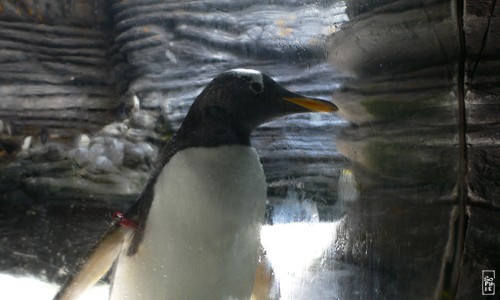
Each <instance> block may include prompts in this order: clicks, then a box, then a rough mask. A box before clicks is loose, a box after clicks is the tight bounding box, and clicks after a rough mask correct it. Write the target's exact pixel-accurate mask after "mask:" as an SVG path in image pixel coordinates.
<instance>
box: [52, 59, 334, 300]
mask: <svg viewBox="0 0 500 300" xmlns="http://www.w3.org/2000/svg"><path fill="white" fill-rule="evenodd" d="M336 110H337V107H336V106H335V105H334V104H332V103H330V102H328V101H324V100H319V99H313V98H308V97H304V96H301V95H299V94H296V93H293V92H290V91H288V90H286V89H285V88H283V87H281V86H280V85H278V84H277V83H276V82H275V81H274V80H273V79H271V78H270V77H269V76H267V75H264V74H262V73H260V72H258V71H255V70H249V69H233V70H229V71H226V72H224V73H222V74H220V75H219V76H217V77H216V78H215V79H213V80H212V81H211V82H210V83H209V84H208V86H207V87H206V88H205V89H204V90H203V91H202V92H201V94H200V95H199V96H198V97H197V98H196V99H195V101H194V102H193V104H192V106H191V108H190V109H189V111H188V113H187V115H186V117H185V119H184V121H183V122H182V125H181V127H180V129H179V130H178V131H177V133H176V134H175V135H174V136H173V137H172V139H171V140H170V142H168V144H167V145H166V146H165V147H164V148H163V149H162V151H161V153H160V157H159V161H158V163H157V164H158V165H157V168H156V170H155V172H154V173H153V176H152V177H151V179H150V180H149V182H148V183H147V185H146V188H145V190H144V192H143V193H142V195H141V196H140V197H139V199H138V201H137V202H136V203H135V204H134V205H133V206H132V207H131V208H130V210H129V211H127V212H126V213H125V214H124V215H120V214H117V215H116V216H115V217H116V218H115V219H116V220H115V222H114V224H113V225H112V226H111V228H110V229H109V230H108V232H107V233H106V234H105V235H104V237H103V238H102V239H101V240H100V241H99V243H98V244H97V245H96V246H95V247H94V248H93V250H92V251H91V252H90V254H89V256H88V257H87V259H86V260H85V262H84V264H83V265H82V266H81V267H80V268H79V270H78V271H77V272H75V275H73V276H72V277H71V278H70V280H69V281H68V282H67V284H66V285H65V286H64V287H63V288H62V289H61V290H60V291H59V293H58V294H57V295H56V298H55V299H76V298H77V297H78V295H80V293H81V292H82V291H83V290H85V289H87V288H88V287H90V286H91V285H93V284H94V283H95V282H96V281H97V280H99V279H100V277H101V276H103V275H104V274H105V273H106V272H107V271H108V270H109V269H110V268H111V267H112V266H113V265H115V268H114V274H113V278H112V288H111V299H113V300H123V299H146V300H162V299H165V300H179V299H187V300H197V299H200V300H201V299H208V300H220V299H228V300H229V299H244V300H247V299H249V298H250V297H251V294H252V288H253V282H254V278H255V272H256V268H257V261H258V252H259V249H258V247H259V245H260V244H259V232H260V224H261V221H262V219H263V217H264V212H265V204H266V181H265V176H264V172H263V169H262V166H261V163H260V160H259V157H258V156H257V153H256V151H255V149H254V148H252V146H251V145H250V134H251V132H252V130H254V129H255V128H256V127H257V126H259V125H260V124H262V123H265V122H268V121H271V120H273V119H275V118H278V117H281V116H284V115H288V114H294V113H302V112H333V111H336Z"/></svg>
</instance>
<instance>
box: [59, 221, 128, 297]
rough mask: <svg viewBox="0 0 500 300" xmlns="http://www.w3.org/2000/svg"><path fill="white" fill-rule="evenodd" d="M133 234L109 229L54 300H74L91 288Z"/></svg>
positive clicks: (126, 229)
mask: <svg viewBox="0 0 500 300" xmlns="http://www.w3.org/2000/svg"><path fill="white" fill-rule="evenodd" d="M133 232H134V231H133V230H131V229H130V228H126V227H123V226H114V227H113V228H111V229H110V230H109V231H108V232H107V233H106V234H105V235H104V236H103V237H102V238H101V240H100V241H99V243H97V245H96V246H95V247H94V248H93V249H92V250H91V251H90V253H89V255H88V256H87V258H86V259H85V262H84V263H83V264H82V265H81V267H80V268H79V270H77V271H76V273H75V274H74V275H72V276H71V277H70V279H69V280H68V281H67V282H66V283H65V284H64V286H63V287H62V288H61V289H60V290H59V292H58V293H57V294H56V296H55V297H54V300H75V299H78V297H80V295H82V294H83V293H84V292H85V291H86V290H88V289H89V288H91V287H92V286H93V285H94V284H95V283H96V282H97V281H98V280H99V279H101V278H102V277H103V276H104V275H105V274H106V272H108V270H109V269H110V268H111V266H112V265H113V263H114V262H115V260H116V258H117V257H118V255H119V254H120V252H121V251H122V247H123V244H124V243H125V242H126V241H127V240H128V239H129V238H130V236H131V235H132V234H133Z"/></svg>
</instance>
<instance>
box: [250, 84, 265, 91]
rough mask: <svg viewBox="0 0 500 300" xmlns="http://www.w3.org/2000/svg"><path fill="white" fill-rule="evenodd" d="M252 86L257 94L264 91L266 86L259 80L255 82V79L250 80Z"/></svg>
mask: <svg viewBox="0 0 500 300" xmlns="http://www.w3.org/2000/svg"><path fill="white" fill-rule="evenodd" d="M250 88H251V89H252V91H253V92H254V93H256V94H258V93H262V91H263V90H264V88H263V87H262V85H261V84H260V83H258V82H255V81H252V82H250Z"/></svg>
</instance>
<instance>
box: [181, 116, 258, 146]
mask: <svg viewBox="0 0 500 300" xmlns="http://www.w3.org/2000/svg"><path fill="white" fill-rule="evenodd" d="M250 133H251V131H250V130H241V129H239V128H238V127H237V126H231V124H218V123H216V122H211V123H208V122H206V123H205V124H203V125H202V126H191V124H190V123H189V122H188V123H183V124H182V126H181V128H180V129H179V130H178V131H177V133H176V135H175V136H176V143H178V144H179V145H181V147H180V148H182V149H186V148H191V147H219V146H226V145H242V146H250V145H251V144H250ZM179 150H180V149H179Z"/></svg>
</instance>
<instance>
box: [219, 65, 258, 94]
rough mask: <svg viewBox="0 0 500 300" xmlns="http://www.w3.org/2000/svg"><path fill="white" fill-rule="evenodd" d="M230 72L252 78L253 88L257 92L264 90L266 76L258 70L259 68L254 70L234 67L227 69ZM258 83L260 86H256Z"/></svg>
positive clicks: (251, 84) (250, 82) (251, 85)
mask: <svg viewBox="0 0 500 300" xmlns="http://www.w3.org/2000/svg"><path fill="white" fill-rule="evenodd" d="M227 72H228V73H231V74H233V75H235V76H238V77H245V78H248V79H250V80H249V84H250V87H251V88H252V90H254V91H255V92H257V93H260V92H262V91H264V77H263V76H262V73H261V72H259V71H257V70H252V69H242V68H240V69H232V70H229V71H227ZM256 84H258V85H259V86H260V88H258V87H257V86H256Z"/></svg>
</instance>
